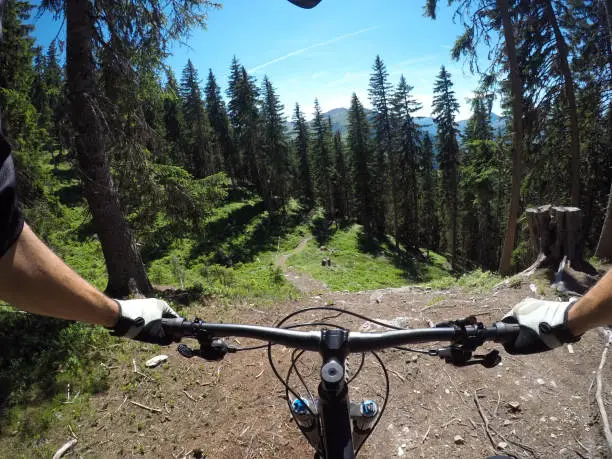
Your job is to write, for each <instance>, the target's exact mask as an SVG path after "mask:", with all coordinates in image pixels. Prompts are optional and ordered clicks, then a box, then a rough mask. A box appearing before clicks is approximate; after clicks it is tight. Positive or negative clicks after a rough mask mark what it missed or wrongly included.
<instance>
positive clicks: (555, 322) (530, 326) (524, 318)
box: [503, 298, 580, 354]
mask: <svg viewBox="0 0 612 459" xmlns="http://www.w3.org/2000/svg"><path fill="white" fill-rule="evenodd" d="M576 301H578V300H577V299H572V300H571V301H565V302H559V301H544V300H536V299H535V298H527V299H525V300H523V301H521V302H520V303H519V304H517V305H516V306H514V307H513V308H512V310H511V311H510V312H509V313H508V314H506V315H505V316H504V318H503V322H507V323H513V324H519V325H520V333H519V335H518V337H517V338H516V340H515V341H514V342H513V343H506V344H504V348H505V349H506V352H508V353H510V354H535V353H537V352H544V351H548V350H550V349H554V348H555V347H559V346H561V345H562V344H563V343H573V342H576V341H578V340H580V336H573V335H572V333H571V332H570V330H569V328H568V326H567V314H568V312H569V310H570V309H571V308H572V306H573V305H574V304H575V303H576Z"/></svg>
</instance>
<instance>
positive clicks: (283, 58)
mask: <svg viewBox="0 0 612 459" xmlns="http://www.w3.org/2000/svg"><path fill="white" fill-rule="evenodd" d="M374 29H378V27H377V26H372V27H367V28H365V29H361V30H357V31H356V32H351V33H347V34H344V35H340V36H339V37H336V38H332V39H331V40H326V41H322V42H321V43H317V44H314V45H310V46H306V47H305V48H300V49H296V50H295V51H291V52H290V53H287V54H285V55H284V56H280V57H277V58H275V59H272V60H271V61H268V62H264V63H263V64H259V65H256V66H255V67H253V68H250V69H249V70H248V71H249V72H250V73H254V72H257V71H258V70H261V69H263V68H265V67H267V66H269V65H272V64H276V63H277V62H280V61H284V60H285V59H289V58H290V57H292V56H296V55H298V54H302V53H304V52H306V51H309V50H311V49H313V48H320V47H321V46H327V45H330V44H332V43H335V42H337V41H341V40H346V39H347V38H351V37H354V36H356V35H360V34H362V33H366V32H369V31H371V30H374Z"/></svg>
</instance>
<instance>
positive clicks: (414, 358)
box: [410, 355, 419, 363]
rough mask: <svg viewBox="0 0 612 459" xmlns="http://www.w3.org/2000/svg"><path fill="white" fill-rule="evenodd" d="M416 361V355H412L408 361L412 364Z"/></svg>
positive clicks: (417, 357)
mask: <svg viewBox="0 0 612 459" xmlns="http://www.w3.org/2000/svg"><path fill="white" fill-rule="evenodd" d="M417 360H419V356H418V355H413V356H412V357H411V358H410V361H411V362H412V363H414V362H416V361H417Z"/></svg>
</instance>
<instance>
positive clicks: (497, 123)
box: [285, 107, 506, 137]
mask: <svg viewBox="0 0 612 459" xmlns="http://www.w3.org/2000/svg"><path fill="white" fill-rule="evenodd" d="M366 113H367V115H368V117H369V118H370V119H372V116H373V112H372V110H368V109H366ZM323 117H324V118H325V119H327V118H328V117H329V118H330V119H331V123H332V129H333V130H334V131H337V130H338V131H340V133H341V134H342V135H345V134H346V133H347V132H348V125H349V120H348V109H347V108H343V107H340V108H333V109H331V110H329V111H328V112H325V113H323ZM415 120H416V123H417V124H418V125H419V126H420V128H421V130H422V131H424V132H427V133H428V134H429V135H430V137H434V136H435V135H436V125H435V123H434V121H433V119H432V118H431V117H429V116H421V117H417V118H415ZM467 122H468V120H460V121H458V122H457V124H458V125H459V131H460V132H463V131H464V130H465V127H466V126H467ZM505 122H506V121H505V118H504V117H501V116H499V115H497V114H495V113H491V126H492V127H493V130H494V131H497V130H499V129H503V127H504V124H505ZM293 127H294V123H293V122H292V121H287V122H286V123H285V128H286V129H287V131H288V132H289V133H290V134H292V131H293Z"/></svg>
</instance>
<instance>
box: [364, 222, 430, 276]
mask: <svg viewBox="0 0 612 459" xmlns="http://www.w3.org/2000/svg"><path fill="white" fill-rule="evenodd" d="M357 248H358V249H359V251H360V252H362V253H368V254H370V255H372V256H375V257H378V256H384V257H385V258H387V259H388V260H390V261H391V263H392V264H393V266H395V267H396V268H399V269H400V270H402V272H403V277H404V278H405V279H406V281H411V282H418V281H421V280H422V279H421V270H420V269H419V268H420V267H419V256H418V255H417V254H415V253H414V252H412V251H410V250H406V249H404V248H403V247H402V246H400V247H399V248H397V247H396V246H395V244H394V243H393V242H392V241H391V240H390V239H389V238H388V237H387V236H384V237H382V238H377V237H374V236H373V235H371V234H367V233H366V232H365V231H364V230H363V228H361V229H360V230H359V232H358V234H357Z"/></svg>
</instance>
